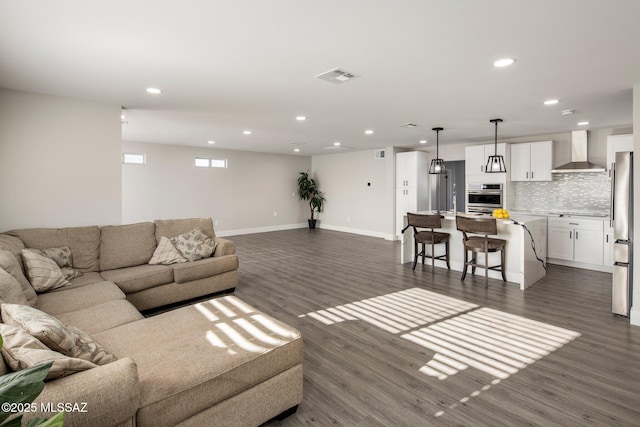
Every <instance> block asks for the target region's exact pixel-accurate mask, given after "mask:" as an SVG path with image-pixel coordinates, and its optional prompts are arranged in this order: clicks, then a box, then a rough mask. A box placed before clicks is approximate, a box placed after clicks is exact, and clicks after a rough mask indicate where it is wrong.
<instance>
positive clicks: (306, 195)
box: [298, 171, 324, 229]
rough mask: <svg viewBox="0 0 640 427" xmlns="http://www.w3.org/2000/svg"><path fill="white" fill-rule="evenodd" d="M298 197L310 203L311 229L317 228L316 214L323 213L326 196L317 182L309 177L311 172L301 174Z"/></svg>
mask: <svg viewBox="0 0 640 427" xmlns="http://www.w3.org/2000/svg"><path fill="white" fill-rule="evenodd" d="M298 197H300V200H305V201H307V202H309V210H310V211H311V218H310V219H309V229H314V228H316V219H315V218H314V214H315V213H316V212H322V208H323V207H324V194H322V192H321V191H320V190H319V189H318V184H317V183H316V181H315V180H314V179H313V178H311V177H310V176H309V171H306V172H300V176H299V177H298Z"/></svg>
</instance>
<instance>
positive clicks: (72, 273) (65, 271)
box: [60, 267, 82, 280]
mask: <svg viewBox="0 0 640 427" xmlns="http://www.w3.org/2000/svg"><path fill="white" fill-rule="evenodd" d="M60 271H62V275H63V276H64V278H65V279H67V280H71V279H75V278H76V277H80V276H82V271H78V270H74V269H73V268H71V267H62V268H61V269H60Z"/></svg>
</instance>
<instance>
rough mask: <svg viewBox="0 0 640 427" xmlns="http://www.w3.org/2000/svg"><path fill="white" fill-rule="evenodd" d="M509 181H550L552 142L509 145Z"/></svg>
mask: <svg viewBox="0 0 640 427" xmlns="http://www.w3.org/2000/svg"><path fill="white" fill-rule="evenodd" d="M510 148H511V181H551V179H552V178H551V169H552V168H553V141H540V142H526V143H523V144H511V147H510Z"/></svg>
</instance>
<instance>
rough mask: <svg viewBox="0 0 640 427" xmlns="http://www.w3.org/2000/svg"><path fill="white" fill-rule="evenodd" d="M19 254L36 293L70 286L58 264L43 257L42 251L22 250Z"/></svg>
mask: <svg viewBox="0 0 640 427" xmlns="http://www.w3.org/2000/svg"><path fill="white" fill-rule="evenodd" d="M20 253H21V255H22V260H23V261H24V269H25V270H26V271H27V277H28V278H29V282H31V286H33V289H35V290H36V292H47V291H50V290H52V289H57V288H60V287H62V286H65V285H69V284H70V283H69V281H68V280H67V279H65V277H64V274H62V271H61V270H60V267H58V264H56V263H55V261H53V260H52V259H51V258H48V257H47V256H45V255H44V253H43V252H42V251H40V250H38V249H23V250H22V251H21V252H20Z"/></svg>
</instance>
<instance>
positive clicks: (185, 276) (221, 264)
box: [171, 255, 238, 283]
mask: <svg viewBox="0 0 640 427" xmlns="http://www.w3.org/2000/svg"><path fill="white" fill-rule="evenodd" d="M171 268H173V281H174V282H176V283H184V282H189V281H191V280H196V279H202V278H203V277H209V276H215V275H216V274H220V273H224V272H225V271H231V270H235V269H237V268H238V257H237V256H235V255H226V256H223V257H217V258H205V259H201V260H198V261H193V262H188V263H185V264H176V265H173V266H171Z"/></svg>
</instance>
